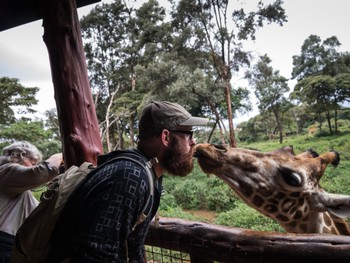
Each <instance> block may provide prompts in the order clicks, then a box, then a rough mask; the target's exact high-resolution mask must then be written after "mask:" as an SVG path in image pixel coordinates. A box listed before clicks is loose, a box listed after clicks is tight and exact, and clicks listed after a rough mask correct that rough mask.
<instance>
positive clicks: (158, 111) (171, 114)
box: [139, 101, 209, 140]
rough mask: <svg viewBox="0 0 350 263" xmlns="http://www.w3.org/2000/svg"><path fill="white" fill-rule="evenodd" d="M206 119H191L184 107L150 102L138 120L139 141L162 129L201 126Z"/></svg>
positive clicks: (162, 102) (169, 103) (158, 132)
mask: <svg viewBox="0 0 350 263" xmlns="http://www.w3.org/2000/svg"><path fill="white" fill-rule="evenodd" d="M208 121H209V120H208V119H207V118H200V117H193V116H192V115H191V114H190V113H189V112H188V111H187V110H186V109H185V108H184V107H182V106H180V105H179V104H177V103H172V102H168V101H152V102H151V103H150V104H148V105H147V106H146V107H145V108H144V110H143V112H142V114H141V117H140V120H139V139H140V140H142V139H146V138H149V137H151V136H155V135H158V134H160V133H161V131H162V130H163V129H169V130H171V129H174V128H176V127H177V126H202V125H206V124H207V123H208Z"/></svg>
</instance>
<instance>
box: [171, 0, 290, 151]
mask: <svg viewBox="0 0 350 263" xmlns="http://www.w3.org/2000/svg"><path fill="white" fill-rule="evenodd" d="M171 3H172V5H173V8H172V9H173V11H172V23H173V25H174V26H175V30H176V31H177V34H179V35H180V37H179V39H180V40H181V42H180V43H181V44H183V45H185V46H187V48H188V49H190V48H192V49H198V50H201V51H202V52H204V53H206V54H208V55H210V57H211V62H212V68H213V69H214V70H216V81H219V82H221V86H222V87H223V92H224V95H225V101H226V108H227V118H228V122H229V141H230V145H231V146H233V147H235V146H236V140H235V136H234V130H233V112H232V107H231V106H232V104H231V83H230V80H231V78H232V71H238V69H239V68H240V67H241V66H242V65H244V64H249V58H248V55H247V53H246V52H244V51H243V50H242V43H243V41H244V40H247V39H249V38H252V39H254V38H255V32H256V30H257V29H258V28H260V27H262V26H263V24H264V21H267V22H269V23H271V22H277V23H279V24H282V22H283V21H285V20H286V16H285V13H284V9H283V8H282V7H281V5H282V3H283V2H282V1H279V0H277V1H275V2H274V3H273V4H269V5H266V6H264V5H263V3H262V2H261V1H259V3H258V6H257V11H256V12H250V13H247V14H246V13H245V12H244V10H243V8H241V9H240V10H236V11H234V12H233V13H232V18H233V21H232V22H233V23H230V21H229V20H228V19H229V15H228V10H229V1H227V0H219V1H212V0H197V1H195V0H192V1H187V0H181V1H178V2H176V1H174V0H173V1H171ZM230 8H231V7H230Z"/></svg>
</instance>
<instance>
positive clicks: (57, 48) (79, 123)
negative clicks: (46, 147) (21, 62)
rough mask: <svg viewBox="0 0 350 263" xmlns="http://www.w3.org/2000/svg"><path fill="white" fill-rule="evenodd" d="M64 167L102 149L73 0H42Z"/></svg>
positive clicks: (91, 158) (94, 157)
mask: <svg viewBox="0 0 350 263" xmlns="http://www.w3.org/2000/svg"><path fill="white" fill-rule="evenodd" d="M40 5H41V10H42V13H43V27H44V36H43V38H44V42H45V44H46V46H47V49H48V53H49V58H50V64H51V74H52V79H53V85H54V92H55V100H56V106H57V112H58V119H59V123H60V127H61V129H60V130H61V139H62V147H63V154H64V158H65V164H66V167H69V166H71V165H73V164H75V165H80V164H81V163H83V162H84V161H89V162H92V163H93V164H96V163H97V155H98V154H101V153H102V152H103V148H102V143H101V138H100V134H99V128H98V120H97V116H96V111H95V107H94V103H93V99H92V95H91V90H90V84H89V80H88V76H87V68H86V62H85V53H84V50H83V44H82V39H81V31H80V24H79V18H78V14H77V7H76V2H75V0H41V1H40Z"/></svg>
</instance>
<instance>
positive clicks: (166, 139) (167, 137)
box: [161, 129, 170, 146]
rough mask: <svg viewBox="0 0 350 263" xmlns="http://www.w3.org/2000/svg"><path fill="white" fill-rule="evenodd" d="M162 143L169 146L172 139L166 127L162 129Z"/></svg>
mask: <svg viewBox="0 0 350 263" xmlns="http://www.w3.org/2000/svg"><path fill="white" fill-rule="evenodd" d="M161 137H162V143H163V144H164V145H165V146H168V145H169V140H170V132H169V131H168V130H166V129H164V130H163V131H162V135H161Z"/></svg>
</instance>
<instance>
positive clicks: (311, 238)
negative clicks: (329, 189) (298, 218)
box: [146, 218, 350, 263]
mask: <svg viewBox="0 0 350 263" xmlns="http://www.w3.org/2000/svg"><path fill="white" fill-rule="evenodd" d="M146 245H150V246H155V247H162V248H165V249H170V250H175V251H181V252H184V253H188V254H190V256H191V262H192V263H194V262H214V261H219V262H235V263H241V262H245V263H248V262H252V263H253V262H254V263H256V262H268V263H273V262H276V263H281V262H283V263H295V262H298V263H304V262H305V263H309V262H318V263H323V262H350V236H337V235H319V234H282V233H276V232H260V231H253V230H248V229H241V228H230V227H225V226H220V225H213V224H207V223H200V222H194V221H188V220H182V219H175V218H160V220H159V222H158V223H157V224H156V223H155V222H154V221H153V222H152V223H151V225H150V229H149V233H148V235H147V238H146Z"/></svg>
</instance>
